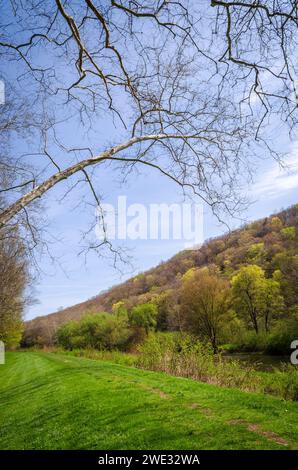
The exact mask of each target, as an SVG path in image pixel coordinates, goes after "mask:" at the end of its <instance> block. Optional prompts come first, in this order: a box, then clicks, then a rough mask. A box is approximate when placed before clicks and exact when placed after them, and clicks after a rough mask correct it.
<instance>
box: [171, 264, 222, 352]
mask: <svg viewBox="0 0 298 470" xmlns="http://www.w3.org/2000/svg"><path fill="white" fill-rule="evenodd" d="M230 300H231V298H230V289H229V283H228V282H227V281H226V280H225V279H222V278H220V277H219V276H217V275H216V274H212V273H210V272H209V270H208V269H207V268H204V269H201V270H193V269H191V270H190V271H187V273H186V274H185V275H184V277H183V281H182V288H181V297H180V303H181V310H182V311H183V312H184V318H185V320H184V321H185V329H188V330H190V331H191V332H192V333H194V334H196V335H197V336H199V337H201V338H203V339H207V340H208V341H210V343H211V345H212V348H213V351H214V352H217V350H218V341H219V335H220V331H221V329H222V327H223V325H224V323H225V322H226V321H227V320H228V313H229V310H230V304H231V302H230Z"/></svg>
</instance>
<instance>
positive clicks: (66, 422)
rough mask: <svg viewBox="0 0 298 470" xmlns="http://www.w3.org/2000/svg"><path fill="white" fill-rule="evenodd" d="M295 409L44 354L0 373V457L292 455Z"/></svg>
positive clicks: (296, 436)
mask: <svg viewBox="0 0 298 470" xmlns="http://www.w3.org/2000/svg"><path fill="white" fill-rule="evenodd" d="M297 417H298V404H297V403H294V402H285V401H282V400H279V399H276V398H273V397H268V396H262V395H257V394H249V393H244V392H240V391H236V390H231V389H229V390H228V389H224V388H219V387H216V386H213V385H208V384H203V383H199V382H195V381H192V380H189V379H183V378H177V377H170V376H167V375H165V374H161V373H153V372H148V371H142V370H138V369H133V368H128V367H124V366H120V365H115V364H112V363H109V362H101V361H93V360H90V359H85V358H76V357H70V356H66V355H63V354H50V353H39V352H38V353H36V352H25V353H8V354H7V363H6V364H5V365H4V366H3V365H2V366H0V449H293V448H297V443H298V419H297Z"/></svg>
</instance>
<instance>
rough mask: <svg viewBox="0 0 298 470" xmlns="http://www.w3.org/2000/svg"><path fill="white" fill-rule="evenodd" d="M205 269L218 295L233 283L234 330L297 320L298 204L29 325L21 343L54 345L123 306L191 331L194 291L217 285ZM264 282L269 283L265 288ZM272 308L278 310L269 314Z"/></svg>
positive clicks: (162, 325) (165, 327) (163, 325)
mask: <svg viewBox="0 0 298 470" xmlns="http://www.w3.org/2000/svg"><path fill="white" fill-rule="evenodd" d="M245 266H251V268H250V270H249V271H247V270H246V271H245V269H244V271H243V268H244V267H245ZM204 267H206V268H207V267H208V272H209V274H210V275H211V277H212V276H213V277H215V276H216V277H217V278H218V279H219V280H220V284H217V285H216V289H217V291H218V292H221V291H223V289H224V287H225V286H224V283H225V282H226V283H231V286H232V289H233V299H234V303H233V307H229V314H228V317H227V318H228V319H229V320H230V321H229V322H228V323H229V324H231V325H234V326H233V327H236V326H237V325H238V326H237V327H239V321H240V320H241V321H242V320H243V321H244V322H246V324H247V325H248V327H249V328H251V329H252V330H256V332H257V333H258V328H259V329H266V330H267V329H268V330H270V328H271V327H272V325H273V324H274V321H275V320H279V321H283V320H285V319H289V318H290V319H291V318H294V317H295V316H296V315H297V312H298V205H295V206H293V207H290V208H288V209H286V210H284V211H282V212H280V213H278V214H274V215H272V216H271V217H267V218H265V219H262V220H258V221H256V222H253V223H250V224H248V225H246V226H244V227H242V228H241V229H238V230H235V231H233V232H231V233H227V234H225V235H223V236H221V237H218V238H215V239H211V240H208V241H206V242H205V243H204V245H203V246H202V247H201V248H200V249H197V250H187V251H183V252H181V253H178V254H177V255H176V256H174V257H173V258H171V259H170V260H169V261H167V262H164V263H161V264H160V265H159V266H157V267H155V268H153V269H150V270H149V271H146V272H144V273H140V274H138V275H137V276H135V277H133V278H131V279H130V280H128V281H127V282H124V283H123V284H120V285H117V286H115V287H112V288H111V289H109V290H107V291H106V292H104V293H101V294H99V295H98V296H96V297H94V298H92V299H90V300H88V301H86V302H83V303H81V304H78V305H75V306H73V307H70V308H67V309H65V310H63V311H60V312H56V313H53V314H51V315H47V316H44V317H38V318H36V319H34V320H32V321H30V322H27V323H26V328H25V333H24V337H23V345H25V346H30V345H33V344H38V345H41V346H42V345H50V344H52V343H53V341H54V338H55V333H56V331H57V328H58V327H59V326H60V325H61V324H63V323H65V322H68V321H69V320H78V319H80V318H81V317H82V316H83V315H85V314H87V313H91V314H92V313H98V312H101V311H105V312H113V311H114V312H115V311H117V310H119V308H120V307H121V308H124V309H126V310H127V311H130V310H131V309H133V308H134V307H135V306H136V305H139V304H148V303H153V304H154V305H155V306H156V307H157V317H156V329H157V330H161V331H175V330H181V329H184V328H186V329H187V325H188V324H191V323H192V317H191V315H190V314H189V315H188V314H187V312H190V311H191V310H192V309H193V306H192V305H190V298H191V297H192V295H191V294H192V292H194V291H195V290H196V288H198V290H199V291H200V286H203V285H207V290H208V289H209V287H210V286H209V287H208V283H209V284H210V283H211V284H212V285H211V289H212V288H213V287H214V282H213V281H212V279H211V280H210V279H209V278H208V279H207V278H206V276H204V275H202V273H201V274H200V272H201V271H200V270H198V269H196V268H204ZM258 267H259V268H260V269H258ZM247 276H251V278H253V280H254V283H255V288H256V290H259V291H260V292H262V297H263V299H264V298H267V304H266V305H267V307H266V306H265V305H262V306H261V307H258V308H259V310H262V321H261V322H259V323H256V322H255V320H256V319H254V318H253V316H254V312H252V313H251V315H250V316H249V315H248V318H245V314H244V313H245V312H244V313H243V316H242V315H241V312H242V311H244V310H245V308H244V307H245V306H243V296H242V294H241V292H242V291H243V280H245V279H246V280H247ZM264 279H265V280H266V281H268V283H267V284H266V287H264V283H263V280H264ZM258 283H259V284H258ZM260 283H262V286H261V284H260ZM241 289H242V291H241ZM264 289H265V290H264ZM202 291H203V290H202V289H201V292H202ZM198 295H199V292H198ZM241 296H242V297H241ZM266 296H267V297H266ZM270 296H271V297H270ZM258 302H259V303H260V301H258ZM235 305H236V306H237V308H236V310H237V314H238V313H239V312H240V314H239V315H238V317H237V319H235V315H234V310H235ZM268 305H269V307H270V306H271V307H272V309H273V310H274V311H270V308H271V307H270V308H269V307H268ZM266 309H267V310H268V311H265V310H266ZM41 313H42V312H41ZM266 315H267V317H268V318H267V319H266ZM266 322H267V323H266Z"/></svg>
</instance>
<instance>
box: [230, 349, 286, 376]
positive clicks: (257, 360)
mask: <svg viewBox="0 0 298 470" xmlns="http://www.w3.org/2000/svg"><path fill="white" fill-rule="evenodd" d="M222 358H223V359H224V360H226V361H235V360H237V361H240V362H243V364H245V365H248V366H253V367H254V368H255V369H256V370H260V371H263V372H273V371H274V369H276V368H277V369H281V368H282V367H283V365H284V364H290V356H269V355H265V354H262V353H233V354H223V355H222Z"/></svg>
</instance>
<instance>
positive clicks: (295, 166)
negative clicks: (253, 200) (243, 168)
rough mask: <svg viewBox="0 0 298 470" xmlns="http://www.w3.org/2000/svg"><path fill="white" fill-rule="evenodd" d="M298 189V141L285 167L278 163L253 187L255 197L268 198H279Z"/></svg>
mask: <svg viewBox="0 0 298 470" xmlns="http://www.w3.org/2000/svg"><path fill="white" fill-rule="evenodd" d="M295 188H297V189H298V141H297V142H295V143H294V144H293V146H292V150H291V152H290V155H289V157H288V158H287V159H286V160H285V162H284V163H283V166H281V165H280V164H278V163H277V162H276V163H274V164H273V166H272V167H271V168H270V169H269V170H267V171H265V172H264V173H263V174H262V176H260V177H259V178H258V180H257V181H256V183H255V184H254V185H253V187H252V189H251V192H252V194H253V195H257V196H261V195H262V196H265V195H266V197H270V198H272V197H278V196H280V195H281V194H284V193H286V192H287V191H291V190H293V189H295Z"/></svg>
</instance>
